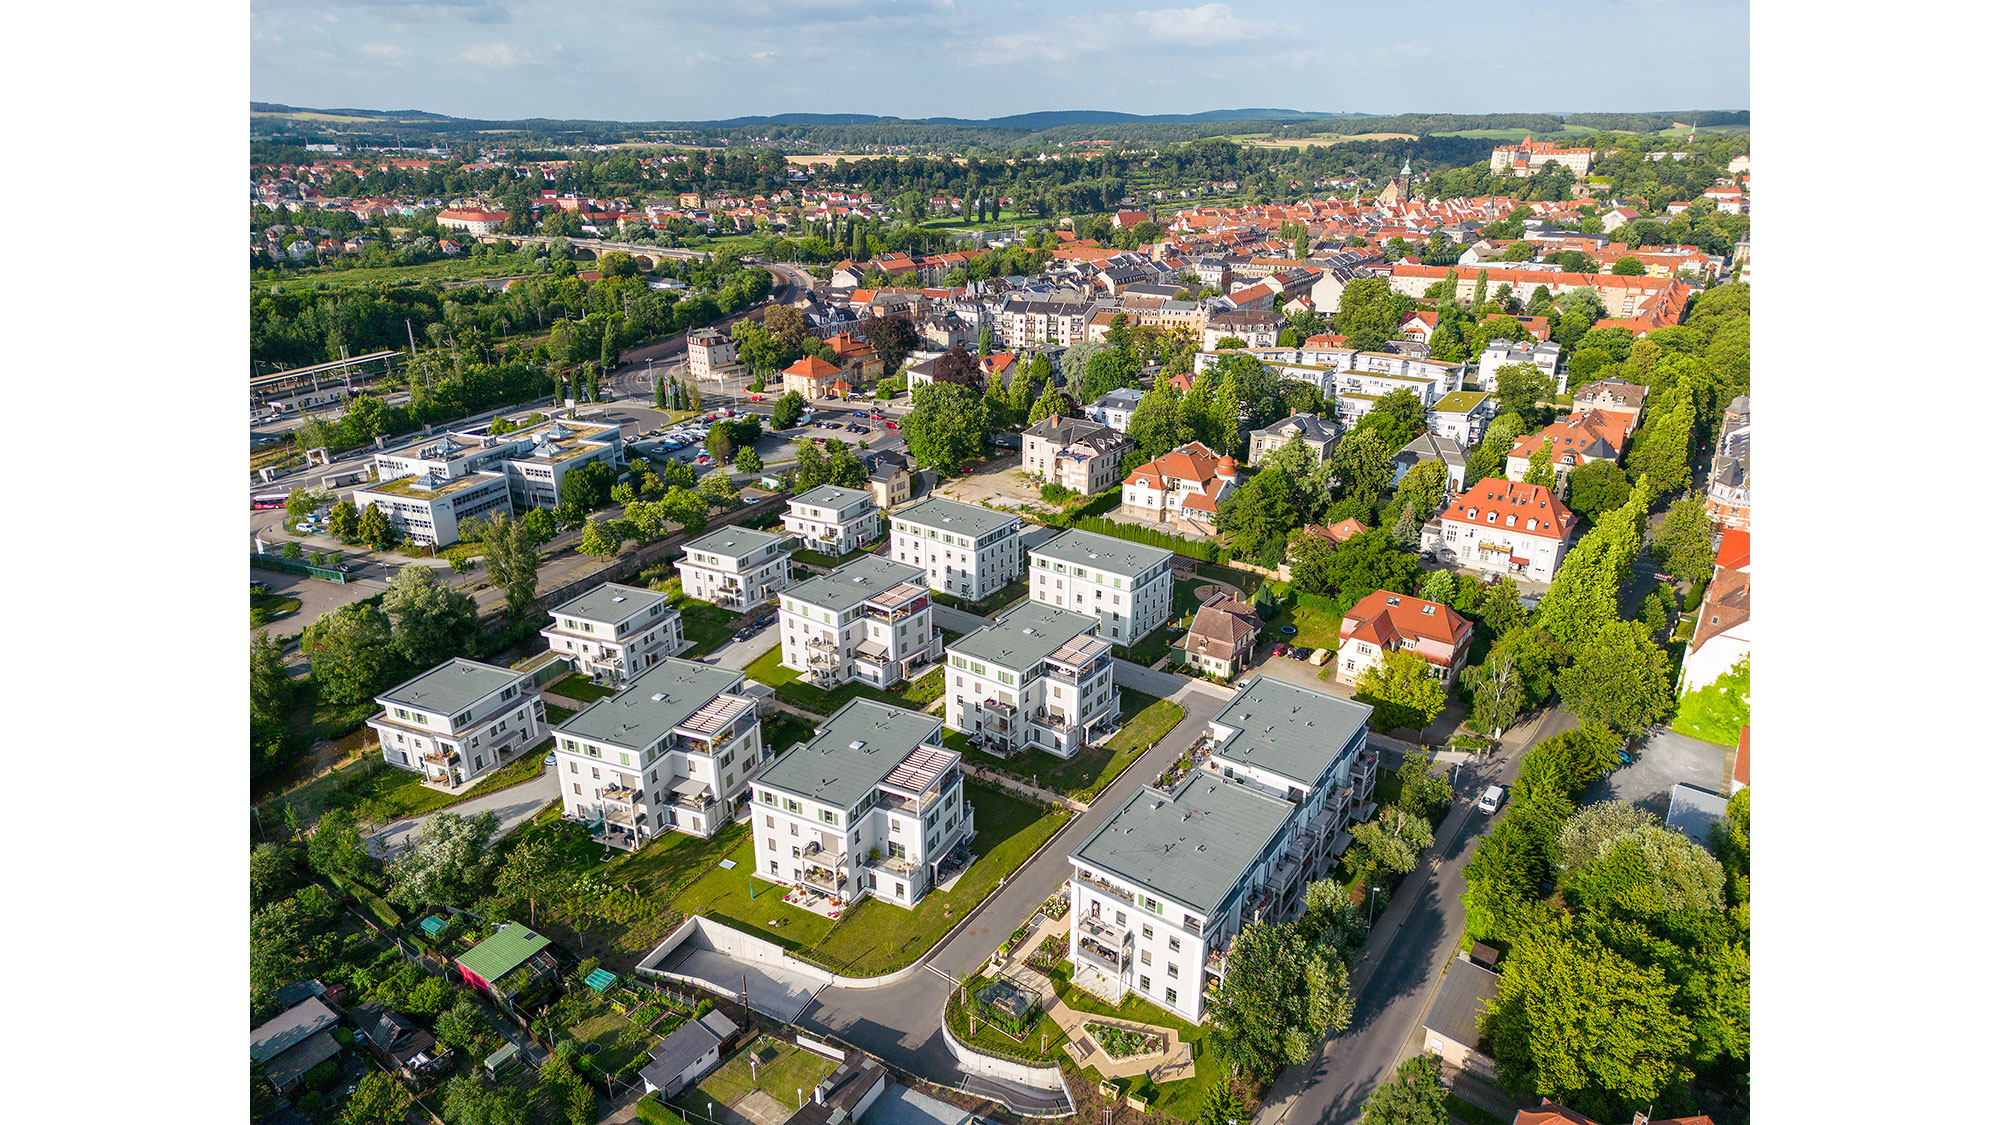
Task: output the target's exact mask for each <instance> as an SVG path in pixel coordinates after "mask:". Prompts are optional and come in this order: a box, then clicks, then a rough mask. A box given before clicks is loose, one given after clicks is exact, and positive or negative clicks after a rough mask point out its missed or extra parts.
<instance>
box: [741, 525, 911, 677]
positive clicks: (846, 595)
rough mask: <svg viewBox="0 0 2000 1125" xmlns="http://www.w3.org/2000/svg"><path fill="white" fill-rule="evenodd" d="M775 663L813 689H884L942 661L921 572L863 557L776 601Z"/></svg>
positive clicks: (874, 558)
mask: <svg viewBox="0 0 2000 1125" xmlns="http://www.w3.org/2000/svg"><path fill="white" fill-rule="evenodd" d="M778 623H779V625H778V627H779V630H780V637H781V643H782V644H783V646H784V655H783V658H782V663H783V664H784V666H785V667H787V668H796V669H798V670H799V671H800V672H802V673H804V677H803V678H804V679H805V680H806V681H807V682H808V683H810V684H812V685H813V686H814V687H817V688H821V689H832V688H836V687H839V686H840V685H841V684H845V683H849V682H851V681H854V680H859V681H861V682H862V683H865V684H868V685H870V686H872V687H878V688H888V687H893V686H894V685H896V684H898V683H901V682H902V681H904V680H907V679H915V678H916V677H917V676H919V675H922V674H923V670H924V668H925V666H926V665H929V664H931V663H934V662H935V661H937V660H939V659H940V658H942V657H943V656H944V643H943V638H942V637H940V636H938V633H937V628H936V624H935V622H934V621H933V620H932V614H931V592H930V588H929V587H927V586H926V585H925V584H924V572H923V570H922V569H921V568H918V567H914V566H910V565H908V564H906V563H899V562H894V561H892V560H889V559H885V558H882V557H881V556H880V555H864V556H862V557H861V558H858V559H856V560H854V561H853V562H851V563H848V564H847V565H846V566H843V567H841V568H839V569H838V570H835V571H834V572H833V573H831V574H825V575H821V576H820V577H817V578H809V579H807V580H806V581H804V582H801V583H799V584H798V585H796V586H794V587H792V588H791V589H789V590H786V591H785V592H784V593H782V594H780V595H779V596H778Z"/></svg>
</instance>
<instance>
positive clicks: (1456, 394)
mask: <svg viewBox="0 0 2000 1125" xmlns="http://www.w3.org/2000/svg"><path fill="white" fill-rule="evenodd" d="M1498 407H1499V400H1497V399H1495V398H1494V397H1493V396H1492V395H1490V394H1487V393H1486V392H1485V391H1453V392H1451V393H1450V394H1448V395H1445V396H1444V397H1443V398H1440V399H1438V400H1437V401H1436V402H1434V403H1432V404H1431V408H1430V411H1429V412H1428V413H1426V414H1425V415H1424V425H1425V427H1426V428H1427V429H1429V430H1430V432H1431V433H1434V434H1436V435H1438V436H1439V437H1446V438H1450V439H1451V440H1453V441H1455V442H1457V443H1458V444H1459V445H1460V446H1462V447H1464V448H1466V449H1470V448H1472V447H1473V446H1475V445H1478V444H1479V438H1480V436H1481V435H1483V434H1484V433H1485V432H1486V423H1487V422H1489V421H1491V420H1492V418H1493V415H1494V411H1495V410H1496V409H1498Z"/></svg>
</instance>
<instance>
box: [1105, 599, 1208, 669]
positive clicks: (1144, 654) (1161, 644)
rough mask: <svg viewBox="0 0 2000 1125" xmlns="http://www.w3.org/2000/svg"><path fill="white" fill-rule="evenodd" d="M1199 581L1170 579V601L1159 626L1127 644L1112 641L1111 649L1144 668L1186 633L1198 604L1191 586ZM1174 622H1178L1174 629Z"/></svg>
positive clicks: (1199, 603)
mask: <svg viewBox="0 0 2000 1125" xmlns="http://www.w3.org/2000/svg"><path fill="white" fill-rule="evenodd" d="M1198 584H1199V583H1195V582H1176V583H1174V604H1173V608H1172V609H1171V610H1170V611H1168V613H1167V619H1166V621H1164V622H1162V623H1161V624H1160V627H1159V628H1157V629H1155V630H1153V631H1152V632H1150V633H1148V634H1146V635H1145V636H1143V637H1141V638H1139V643H1138V644H1137V645H1134V646H1132V647H1131V648H1122V647H1119V646H1117V645H1113V646H1112V649H1113V650H1114V651H1115V652H1116V653H1117V654H1118V655H1119V656H1120V657H1123V658H1124V659H1126V660H1130V661H1131V662H1132V663H1134V664H1144V665H1145V666H1147V667H1148V668H1150V667H1152V666H1153V662H1154V661H1156V660H1158V659H1159V658H1161V657H1162V656H1165V655H1166V654H1167V653H1168V651H1170V650H1171V649H1172V648H1173V647H1174V646H1175V645H1177V644H1179V643H1180V640H1181V638H1182V637H1185V636H1187V626H1188V625H1189V624H1190V623H1191V622H1192V621H1193V620H1194V611H1195V610H1197V609H1200V608H1201V601H1200V599H1199V598H1197V597H1195V593H1194V588H1195V586H1197V585H1198ZM1174 626H1180V629H1179V630H1178V631H1176V630H1175V629H1174Z"/></svg>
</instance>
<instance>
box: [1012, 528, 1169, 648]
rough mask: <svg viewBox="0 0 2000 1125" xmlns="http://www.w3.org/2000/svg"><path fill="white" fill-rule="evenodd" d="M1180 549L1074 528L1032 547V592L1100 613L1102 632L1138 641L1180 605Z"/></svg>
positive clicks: (1116, 640) (1117, 640)
mask: <svg viewBox="0 0 2000 1125" xmlns="http://www.w3.org/2000/svg"><path fill="white" fill-rule="evenodd" d="M1173 557H1174V553H1173V552H1172V551H1168V550H1165V549H1163V548H1160V547H1147V546H1144V545H1142V544H1139V543H1132V542H1128V541H1127V540H1124V539H1113V538H1111V537H1110V536H1108V535H1099V534H1097V533H1095V532H1091V531H1078V530H1076V529H1075V528H1071V529H1070V530H1068V531H1065V532H1063V533H1062V534H1060V535H1057V536H1056V537H1055V538H1053V539H1050V540H1049V541H1048V542H1046V543H1043V544H1042V545H1041V546H1039V547H1034V548H1030V549H1029V551H1028V574H1029V578H1028V596H1029V597H1030V598H1033V599H1034V600H1036V601H1038V602H1041V603H1042V604H1043V605H1051V606H1054V607H1056V608H1057V609H1066V610H1069V611H1070V612H1072V613H1082V614H1094V615H1095V616H1096V617H1097V621H1098V635H1099V636H1101V637H1106V638H1108V639H1109V640H1110V641H1111V643H1112V644H1114V645H1128V646H1129V645H1132V644H1135V643H1137V642H1138V640H1139V639H1140V638H1141V637H1144V636H1145V635H1146V634H1148V633H1150V632H1152V631H1153V630H1155V629H1157V628H1159V627H1160V626H1162V625H1165V624H1166V623H1167V616H1168V614H1169V613H1170V612H1171V611H1172V609H1173V604H1174V575H1173V570H1172V568H1171V566H1170V565H1169V564H1170V563H1171V561H1172V560H1173Z"/></svg>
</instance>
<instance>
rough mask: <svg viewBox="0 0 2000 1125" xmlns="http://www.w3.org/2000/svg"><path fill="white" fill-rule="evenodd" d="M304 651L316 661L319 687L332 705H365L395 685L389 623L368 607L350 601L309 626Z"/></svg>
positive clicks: (303, 637)
mask: <svg viewBox="0 0 2000 1125" xmlns="http://www.w3.org/2000/svg"><path fill="white" fill-rule="evenodd" d="M299 648H300V650H301V651H303V652H304V653H305V654H306V656H307V657H308V658H310V659H311V660H312V678H313V682H314V683H316V684H318V685H319V690H320V697H321V698H322V699H325V700H326V701H327V702H329V703H335V704H340V705H348V704H355V703H361V702H364V701H366V700H368V699H371V698H373V697H374V695H375V693H376V692H378V691H380V690H381V689H383V688H385V687H387V686H389V685H388V684H387V683H386V682H385V680H386V678H387V676H388V674H389V672H390V671H391V670H392V669H393V668H394V666H395V665H394V659H395V650H394V648H393V647H392V641H391V629H390V625H389V618H388V616H387V615H386V614H384V613H383V612H382V611H381V610H380V609H378V608H376V607H375V606H372V605H369V604H367V603H366V602H350V603H348V604H347V605H344V606H341V607H340V608H339V609H336V610H334V611H332V612H330V613H327V614H324V615H322V616H321V617H320V619H319V620H318V621H315V622H313V623H312V624H311V625H308V626H306V627H305V629H304V630H303V631H301V633H300V634H299Z"/></svg>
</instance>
